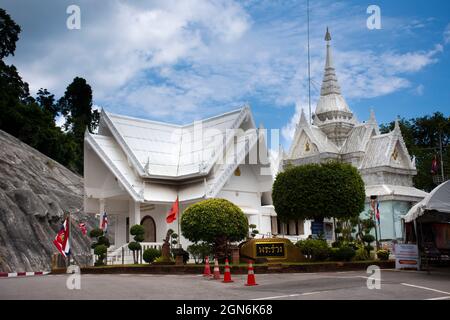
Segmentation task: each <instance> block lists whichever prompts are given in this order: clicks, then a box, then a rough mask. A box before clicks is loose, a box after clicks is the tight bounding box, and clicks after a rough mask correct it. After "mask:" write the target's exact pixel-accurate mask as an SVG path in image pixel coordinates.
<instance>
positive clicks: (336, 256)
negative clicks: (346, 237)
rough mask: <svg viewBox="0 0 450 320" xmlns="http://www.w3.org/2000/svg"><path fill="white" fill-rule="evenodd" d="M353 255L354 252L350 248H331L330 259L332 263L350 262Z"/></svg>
mask: <svg viewBox="0 0 450 320" xmlns="http://www.w3.org/2000/svg"><path fill="white" fill-rule="evenodd" d="M355 255H356V251H355V249H353V248H352V247H340V248H332V249H331V254H330V259H331V260H333V261H351V260H352V259H353V257H354V256H355Z"/></svg>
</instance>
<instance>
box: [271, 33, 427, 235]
mask: <svg viewBox="0 0 450 320" xmlns="http://www.w3.org/2000/svg"><path fill="white" fill-rule="evenodd" d="M325 40H326V42H327V48H326V50H327V52H326V62H325V71H324V76H323V82H322V87H321V92H320V98H319V101H318V103H317V107H316V111H315V114H314V115H313V117H312V118H313V123H312V124H311V123H310V122H309V121H308V120H307V118H306V116H305V114H304V113H303V112H302V114H301V117H300V121H299V123H298V124H297V127H296V131H295V135H294V139H293V142H292V145H291V147H290V150H289V152H288V153H287V154H286V153H284V152H283V151H281V152H280V153H281V154H282V156H281V157H282V159H281V160H280V166H279V167H280V168H279V169H280V170H283V168H284V167H285V166H286V165H288V164H291V165H302V164H307V163H320V162H324V161H328V160H339V161H344V162H347V163H351V164H352V165H353V166H355V167H356V168H358V170H359V172H360V173H361V175H362V178H363V180H364V183H365V188H366V197H367V198H366V208H365V210H364V213H366V212H367V211H368V210H369V208H370V198H371V197H372V196H376V197H377V199H378V201H379V202H380V213H381V227H380V229H381V237H380V239H387V240H395V239H401V238H402V225H401V217H402V216H403V215H405V214H406V213H407V212H408V211H409V209H410V208H411V207H412V206H413V205H414V204H415V203H417V202H419V201H421V200H422V199H423V198H425V196H427V193H426V192H424V191H422V190H418V189H416V188H414V187H413V176H414V175H416V174H417V171H416V166H415V161H414V159H412V158H411V157H410V155H409V153H408V150H407V148H406V145H405V142H404V140H403V137H402V133H401V131H400V126H399V123H398V121H396V124H395V128H394V130H393V131H392V132H389V133H386V134H380V130H379V127H378V124H377V121H376V119H375V114H374V112H373V111H372V112H371V115H370V119H369V120H368V121H366V122H362V123H360V122H359V121H358V120H357V119H356V117H355V115H354V114H353V112H352V111H351V110H350V108H349V106H348V105H347V103H346V101H345V99H344V97H343V96H342V94H341V89H340V86H339V83H338V79H337V76H336V71H335V68H334V64H333V59H332V51H331V45H330V41H331V35H330V33H329V31H328V29H327V33H326V36H325ZM309 229H310V228H306V227H305V230H309ZM328 231H330V229H329V228H328ZM331 234H332V233H331Z"/></svg>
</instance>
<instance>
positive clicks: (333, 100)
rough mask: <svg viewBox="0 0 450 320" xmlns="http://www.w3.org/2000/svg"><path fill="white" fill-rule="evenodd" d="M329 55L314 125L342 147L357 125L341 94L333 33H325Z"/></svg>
mask: <svg viewBox="0 0 450 320" xmlns="http://www.w3.org/2000/svg"><path fill="white" fill-rule="evenodd" d="M325 41H326V42H327V56H326V63H325V72H324V76H323V81H322V88H321V90H320V99H319V102H318V103H317V107H316V112H315V115H314V117H313V119H314V121H313V123H314V125H316V126H318V127H319V128H320V129H321V130H322V131H323V132H324V133H325V134H326V135H327V137H328V138H329V139H330V140H331V141H333V142H334V143H335V144H336V146H338V147H341V146H342V145H343V144H344V142H345V140H346V138H347V137H348V134H349V132H350V130H351V129H352V128H353V127H354V126H355V123H356V119H355V118H354V116H353V113H352V111H351V110H350V108H349V107H348V105H347V102H345V99H344V97H343V96H342V94H341V88H340V86H339V83H338V79H337V76H336V71H335V68H334V64H333V57H332V53H331V45H330V41H331V35H330V32H329V31H328V28H327V32H326V35H325Z"/></svg>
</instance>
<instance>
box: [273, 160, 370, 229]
mask: <svg viewBox="0 0 450 320" xmlns="http://www.w3.org/2000/svg"><path fill="white" fill-rule="evenodd" d="M272 199H273V204H274V206H275V211H276V212H277V215H278V217H279V218H280V219H281V220H283V221H288V220H296V219H311V220H313V219H315V220H318V221H322V220H323V219H324V218H338V219H343V220H344V219H350V218H353V217H357V216H359V214H360V213H361V212H362V211H363V210H364V201H365V190H364V182H363V180H362V178H361V176H360V174H359V172H358V170H357V169H356V168H354V167H353V166H351V165H350V164H344V163H339V162H328V163H323V164H308V165H303V166H297V167H289V168H287V169H286V170H285V171H284V172H281V173H279V174H278V175H277V177H276V179H275V182H274V184H273V190H272Z"/></svg>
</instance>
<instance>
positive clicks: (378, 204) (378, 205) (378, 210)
mask: <svg viewBox="0 0 450 320" xmlns="http://www.w3.org/2000/svg"><path fill="white" fill-rule="evenodd" d="M375 215H376V218H377V221H378V224H380V203H379V202H378V201H377V210H376V214H375Z"/></svg>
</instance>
